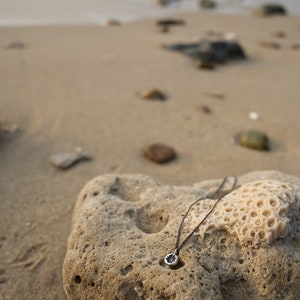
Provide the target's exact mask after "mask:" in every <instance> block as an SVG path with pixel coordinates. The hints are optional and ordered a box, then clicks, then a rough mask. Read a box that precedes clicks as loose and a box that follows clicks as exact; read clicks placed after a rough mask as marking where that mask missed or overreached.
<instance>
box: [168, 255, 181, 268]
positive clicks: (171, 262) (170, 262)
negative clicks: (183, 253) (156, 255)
mask: <svg viewBox="0 0 300 300" xmlns="http://www.w3.org/2000/svg"><path fill="white" fill-rule="evenodd" d="M178 259H179V257H178V255H176V254H175V253H169V254H168V255H166V256H165V263H166V264H167V265H168V266H175V265H177V263H178Z"/></svg>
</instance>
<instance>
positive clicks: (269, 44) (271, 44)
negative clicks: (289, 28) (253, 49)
mask: <svg viewBox="0 0 300 300" xmlns="http://www.w3.org/2000/svg"><path fill="white" fill-rule="evenodd" d="M260 45H261V46H262V47H264V48H270V49H275V50H279V49H280V48H281V46H280V44H278V43H275V42H270V41H265V42H261V43H260Z"/></svg>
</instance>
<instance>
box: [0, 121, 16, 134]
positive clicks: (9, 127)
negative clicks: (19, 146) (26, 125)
mask: <svg viewBox="0 0 300 300" xmlns="http://www.w3.org/2000/svg"><path fill="white" fill-rule="evenodd" d="M18 130H19V125H18V124H16V123H13V124H8V123H3V122H0V135H10V134H13V133H15V132H16V131H18Z"/></svg>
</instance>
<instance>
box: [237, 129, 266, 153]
mask: <svg viewBox="0 0 300 300" xmlns="http://www.w3.org/2000/svg"><path fill="white" fill-rule="evenodd" d="M236 141H237V142H238V143H239V145H241V146H243V147H247V148H250V149H255V150H263V151H268V150H270V146H269V138H268V137H267V135H266V134H264V133H261V132H259V131H256V130H250V131H245V132H242V133H239V134H238V135H237V137H236Z"/></svg>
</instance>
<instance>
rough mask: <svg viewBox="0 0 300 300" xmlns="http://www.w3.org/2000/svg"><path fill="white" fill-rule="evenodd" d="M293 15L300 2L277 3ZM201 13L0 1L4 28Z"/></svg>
mask: <svg viewBox="0 0 300 300" xmlns="http://www.w3.org/2000/svg"><path fill="white" fill-rule="evenodd" d="M215 1H216V2H217V3H218V4H219V5H218V8H217V9H216V10H214V12H215V13H225V14H249V13H250V12H251V10H252V9H253V7H255V6H259V5H261V4H263V3H266V2H273V1H272V0H271V1H266V0H215ZM274 2H276V3H282V4H284V5H285V7H286V8H287V10H288V12H289V14H292V15H295V14H296V15H300V0H276V1H275V0H274ZM198 10H199V6H198V0H179V1H176V3H175V4H173V5H169V6H168V7H160V6H158V5H156V4H155V1H154V0H0V26H16V25H21V26H26V25H52V24H55V25H62V24H70V25H72V24H104V23H105V22H106V20H107V19H117V20H119V21H122V22H129V21H133V20H138V19H143V18H151V17H159V16H164V15H168V14H172V13H179V12H195V11H198Z"/></svg>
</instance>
